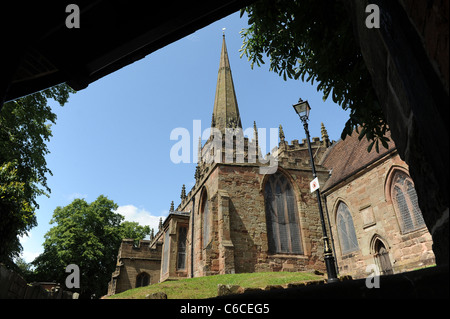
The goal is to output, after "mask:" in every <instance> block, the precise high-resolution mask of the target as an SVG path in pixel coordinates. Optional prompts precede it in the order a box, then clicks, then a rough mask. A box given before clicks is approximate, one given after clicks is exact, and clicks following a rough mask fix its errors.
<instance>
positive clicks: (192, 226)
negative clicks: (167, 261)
mask: <svg viewBox="0 0 450 319" xmlns="http://www.w3.org/2000/svg"><path fill="white" fill-rule="evenodd" d="M194 216H195V196H192V212H191V219H192V225H191V278H194V226H195V223H194Z"/></svg>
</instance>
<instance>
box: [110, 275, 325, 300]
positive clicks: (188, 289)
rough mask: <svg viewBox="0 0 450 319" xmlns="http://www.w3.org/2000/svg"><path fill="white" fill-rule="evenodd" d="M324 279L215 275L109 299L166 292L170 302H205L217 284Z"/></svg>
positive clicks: (260, 284) (260, 285)
mask: <svg viewBox="0 0 450 319" xmlns="http://www.w3.org/2000/svg"><path fill="white" fill-rule="evenodd" d="M321 279H323V277H322V276H318V275H315V274H313V273H310V272H259V273H247V274H229V275H215V276H207V277H198V278H187V279H181V280H176V281H166V282H162V283H158V284H155V285H150V286H146V287H140V288H135V289H130V290H127V291H124V292H122V293H119V294H116V295H113V296H109V297H108V298H123V299H140V298H145V296H146V295H148V294H151V293H155V292H164V293H165V294H166V295H167V298H169V299H203V298H211V297H216V296H217V285H219V284H222V285H240V286H241V287H244V288H247V287H248V288H264V287H265V286H267V285H284V284H288V283H297V282H302V281H310V280H321Z"/></svg>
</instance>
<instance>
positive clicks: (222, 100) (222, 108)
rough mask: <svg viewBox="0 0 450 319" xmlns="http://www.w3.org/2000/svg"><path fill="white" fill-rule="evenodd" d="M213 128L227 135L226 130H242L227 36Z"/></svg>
mask: <svg viewBox="0 0 450 319" xmlns="http://www.w3.org/2000/svg"><path fill="white" fill-rule="evenodd" d="M211 124H212V126H213V127H216V128H218V129H219V130H220V131H221V132H222V133H225V128H227V127H230V128H236V127H240V128H242V124H241V118H240V115H239V108H238V104H237V100H236V93H235V90H234V84H233V77H232V75H231V68H230V61H229V60H228V52H227V45H226V43H225V34H224V35H223V39H222V52H221V54H220V64H219V73H218V75H217V86H216V96H215V99H214V111H213V116H212V123H211Z"/></svg>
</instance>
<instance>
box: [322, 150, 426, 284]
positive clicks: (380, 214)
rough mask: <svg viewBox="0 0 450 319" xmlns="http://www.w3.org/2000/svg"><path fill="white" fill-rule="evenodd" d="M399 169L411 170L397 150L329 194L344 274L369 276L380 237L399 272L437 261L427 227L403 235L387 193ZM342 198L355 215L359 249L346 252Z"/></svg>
mask: <svg viewBox="0 0 450 319" xmlns="http://www.w3.org/2000/svg"><path fill="white" fill-rule="evenodd" d="M396 168H397V169H401V170H402V171H406V172H407V169H408V166H407V165H406V163H405V162H404V161H402V160H401V159H400V157H399V156H398V155H397V154H396V152H395V153H394V154H393V155H388V157H387V159H386V158H385V159H382V160H380V161H379V162H378V163H374V164H372V165H371V166H369V167H367V168H366V169H365V170H364V172H361V173H360V174H358V176H356V178H352V179H351V181H348V182H344V183H341V184H340V185H338V186H336V187H334V188H333V189H331V190H328V191H327V193H326V194H325V195H326V203H327V210H328V213H329V215H330V222H331V225H332V226H331V230H332V233H333V237H334V247H335V253H336V257H337V263H338V266H339V272H340V275H351V276H353V277H355V278H363V277H367V275H368V274H367V273H366V272H365V270H366V267H367V266H368V265H370V264H376V261H375V257H374V253H375V252H374V247H373V243H374V240H375V239H376V238H379V239H380V240H382V241H383V243H384V244H385V246H386V248H387V250H388V252H389V257H390V261H391V264H392V266H393V270H394V272H395V273H396V272H402V271H406V270H412V269H415V268H418V267H421V266H425V265H430V264H433V263H434V254H433V251H432V249H431V246H432V239H431V235H430V233H429V232H428V230H427V228H426V227H424V228H422V229H419V230H416V231H414V232H411V233H407V234H404V235H403V234H402V233H401V230H400V226H399V223H398V219H397V217H396V214H395V211H394V206H393V203H392V201H391V200H390V198H389V197H388V198H387V196H386V182H387V179H388V176H389V174H392V173H393V172H394V169H396ZM341 201H342V202H344V203H345V204H346V205H347V206H348V208H349V210H350V213H351V215H352V218H353V224H354V227H355V232H356V236H357V240H358V248H359V249H358V250H357V251H355V252H351V253H348V254H345V255H343V254H342V251H341V247H340V243H339V236H338V232H337V229H336V211H337V206H338V204H339V203H340V202H341Z"/></svg>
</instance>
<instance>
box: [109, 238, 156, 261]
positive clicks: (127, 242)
mask: <svg viewBox="0 0 450 319" xmlns="http://www.w3.org/2000/svg"><path fill="white" fill-rule="evenodd" d="M150 244H151V241H150V240H140V241H139V243H138V245H137V246H136V245H135V241H134V239H129V238H126V239H122V243H121V244H120V249H119V256H118V257H119V258H130V259H161V245H153V247H154V248H150Z"/></svg>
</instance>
